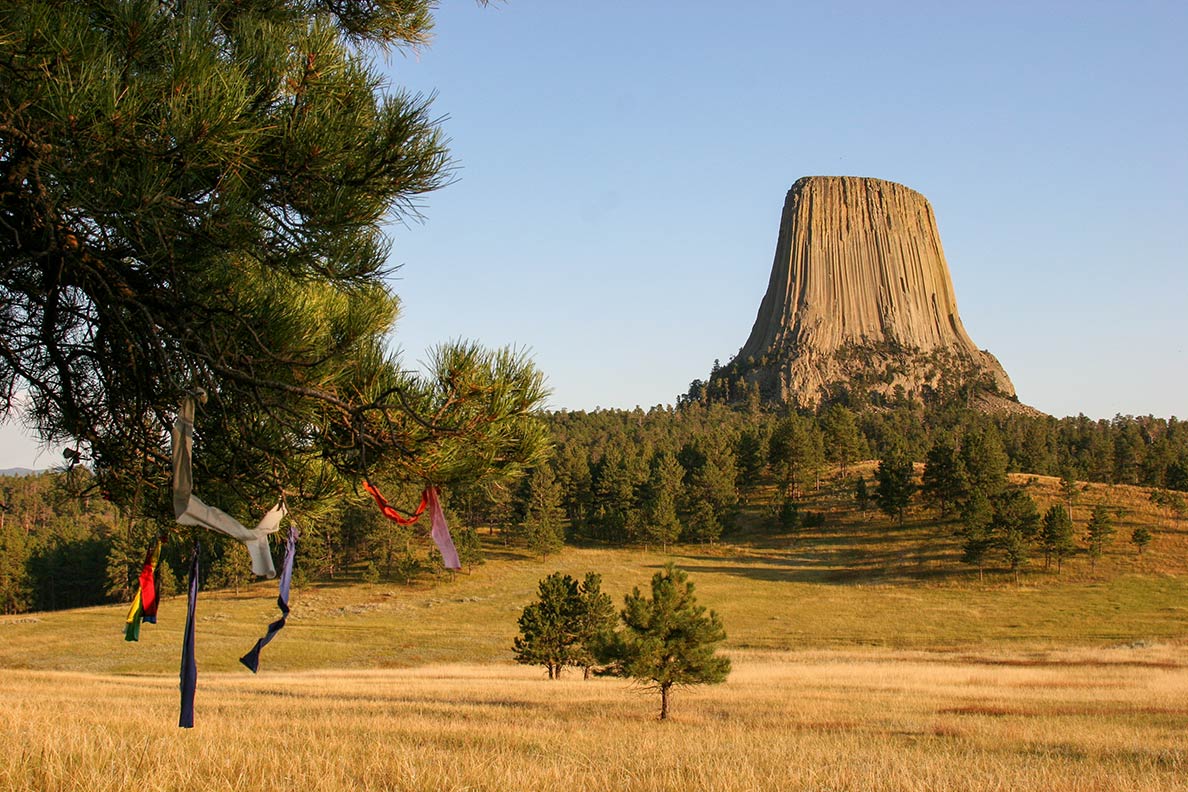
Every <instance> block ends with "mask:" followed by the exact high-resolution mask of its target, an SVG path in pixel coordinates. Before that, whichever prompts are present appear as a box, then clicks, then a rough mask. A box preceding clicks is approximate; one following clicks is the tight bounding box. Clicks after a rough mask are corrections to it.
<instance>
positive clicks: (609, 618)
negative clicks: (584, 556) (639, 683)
mask: <svg viewBox="0 0 1188 792" xmlns="http://www.w3.org/2000/svg"><path fill="white" fill-rule="evenodd" d="M578 600H579V601H580V603H581V607H580V608H578V614H577V628H576V630H575V632H576V634H577V646H576V647H575V651H574V654H573V661H574V665H577V666H580V667H581V669H582V678H583V679H589V678H590V669H592V668H593V667H594V666H596V665H597V664H598V653H599V651H600V650H601V648H602V647H603V646H605V645H606V644H607V642H609V641H610V640H612V637H613V635H614V631H615V622H616V621H617V620H618V614H616V613H615V603H614V600H612V599H611V596H610V594H606V593H604V592H603V591H602V576H601V575H598V574H595V573H594V572H587V573H586V578H585V580H583V581H582V582H581V584H580V585H579V586H578Z"/></svg>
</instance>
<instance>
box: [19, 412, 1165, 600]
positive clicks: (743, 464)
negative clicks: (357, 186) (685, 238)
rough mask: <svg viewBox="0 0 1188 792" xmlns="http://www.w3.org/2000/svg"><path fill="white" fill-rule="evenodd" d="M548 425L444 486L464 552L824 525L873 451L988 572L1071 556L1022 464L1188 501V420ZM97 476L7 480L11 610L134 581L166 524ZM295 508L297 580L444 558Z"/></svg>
mask: <svg viewBox="0 0 1188 792" xmlns="http://www.w3.org/2000/svg"><path fill="white" fill-rule="evenodd" d="M545 423H546V424H547V426H548V429H549V435H550V438H551V441H552V454H551V456H550V458H549V459H548V460H547V461H546V462H542V463H539V464H537V465H535V466H534V467H532V468H531V469H530V470H529V471H528V472H527V473H526V474H525V475H523V476H522V477H521V478H520V479H519V480H518V481H514V482H512V483H511V484H508V485H506V486H501V487H493V486H489V485H487V484H486V483H480V482H473V483H469V484H467V483H465V482H462V483H459V484H457V485H455V486H453V487H450V488H448V489H446V490H444V492H443V498H444V503H445V506H446V511H447V515H448V517H449V518H450V525H451V527H452V529H453V532H454V539H455V543H456V544H457V545H458V547H459V551H460V553H461V554H462V556H463V561H464V563H465V564H467V565H471V564H474V563H478V562H481V556H482V550H481V542H480V540H479V535H478V528H480V527H482V528H486V529H487V530H488V531H490V532H492V533H493V534H494V535H493V537H492V539H490V540H488V541H492V540H494V541H501V542H504V543H515V544H518V545H522V546H526V547H527V548H529V549H530V551H531V552H533V553H536V554H537V555H540V556H544V555H547V554H549V553H552V552H555V551H556V550H557V549H558V548H559V547H560V546H561V545H562V544H563V543H565V542H584V543H590V542H593V543H600V544H607V545H645V546H651V547H664V546H667V545H670V544H672V543H674V542H713V541H717V540H718V539H719V538H720V537H721V536H722V535H723V534H724V533H727V532H728V531H729V530H730V529H731V528H732V527H733V525H734V523H735V518H736V515H737V513H738V512H739V510H740V508H742V507H744V506H746V505H747V504H748V503H750V502H752V501H753V499H754V498H755V496H756V492H757V490H758V488H760V487H771V486H774V487H775V488H776V492H777V496H776V503H775V506H774V512H773V515H772V522H773V527H774V528H778V529H781V530H791V529H795V528H796V527H798V526H801V525H805V524H809V525H811V524H812V523H813V521H814V520H819V519H821V515H818V514H814V513H812V512H810V511H807V510H806V509H805V508H804V500H805V496H806V495H808V494H811V493H813V492H815V491H816V489H817V488H818V486H819V485H820V482H821V479H822V476H823V475H824V474H825V473H826V472H827V471H836V472H837V473H838V474H839V475H841V476H842V477H843V478H845V477H846V476H848V475H849V474H850V468H851V466H852V465H853V464H854V463H855V462H856V461H859V460H864V459H879V460H881V461H882V463H881V464H882V465H886V466H888V469H894V468H897V469H898V470H899V471H900V474H901V478H902V477H903V473H904V471H908V473H909V475H908V477H907V478H908V482H909V483H911V481H912V478H911V476H910V471H911V470H912V462H913V461H914V462H919V461H924V463H925V472H924V480H923V481H922V482H921V489H920V491H919V492H917V490H916V489H915V487H914V486H908V485H906V484H905V485H904V486H903V487H901V491H899V492H898V493H896V492H894V487H893V486H891V484H892V482H891V481H890V479H887V477H884V479H886V480H871V481H867V480H866V479H861V478H856V479H855V481H854V488H855V489H854V496H855V499H856V500H857V501H858V504H859V506H860V507H862V508H865V503H864V501H866V500H869V501H870V502H872V503H873V502H875V499H876V498H882V500H880V501H879V503H888V504H891V503H897V504H898V505H893V506H892V507H891V508H892V511H891V512H890V514H891V515H892V516H893V517H896V518H898V517H899V516H900V515H901V513H902V510H903V509H904V508H906V506H907V504H908V503H910V502H912V501H911V499H912V498H913V497H915V498H918V499H923V501H924V502H925V503H926V504H928V505H930V506H932V507H934V508H935V509H936V510H937V513H938V514H939V515H941V516H943V517H946V518H947V517H952V518H953V519H958V518H960V522H961V524H962V525H968V526H972V527H970V528H969V531H970V535H969V536H968V537H964V538H963V541H966V540H968V542H967V547H966V554H967V557H968V558H969V560H970V562H971V563H972V564H975V565H978V566H979V568H982V567H983V566H984V565H985V564H986V563H989V562H991V561H994V560H995V559H1006V560H1005V561H1004V563H1006V564H1007V566H1008V567H1009V568H1011V569H1016V570H1017V569H1018V568H1020V566H1021V565H1022V564H1023V563H1024V560H1023V555H1021V553H1023V551H1025V550H1027V551H1029V552H1032V553H1036V552H1042V553H1043V554H1044V556H1045V558H1046V559H1049V560H1054V561H1055V563H1056V564H1057V566H1059V564H1060V563H1061V562H1062V560H1063V558H1064V557H1065V555H1062V553H1063V552H1065V551H1063V550H1061V549H1060V548H1062V547H1064V546H1065V543H1064V541H1063V540H1058V539H1055V538H1048V539H1043V538H1042V535H1043V531H1042V529H1043V527H1044V526H1045V525H1046V524H1047V523H1046V522H1043V520H1045V519H1046V517H1047V516H1046V515H1040V518H1041V523H1040V524H1039V528H1037V527H1036V525H1037V523H1036V522H1035V521H1034V520H1033V519H1032V517H1031V515H1030V513H1029V512H1027V510H1026V508H1025V507H1024V505H1022V504H1021V501H1019V500H1018V499H1017V497H1016V496H1014V495H1010V494H1004V493H1007V492H1008V491H1009V488H1007V487H1006V486H1005V483H1004V482H1005V473H1007V472H1028V473H1035V474H1047V475H1054V476H1062V477H1063V478H1064V480H1066V481H1076V480H1079V481H1086V480H1087V481H1100V482H1104V483H1125V484H1138V485H1144V486H1150V487H1158V488H1161V489H1159V490H1158V491H1157V493H1156V497H1159V498H1162V499H1164V500H1166V501H1167V502H1166V503H1165V504H1162V505H1163V506H1164V507H1166V508H1168V509H1169V510H1172V511H1175V510H1176V508H1177V504H1181V506H1180V508H1182V504H1183V497H1182V495H1180V493H1183V492H1188V427H1186V426H1185V424H1184V423H1183V422H1181V421H1178V420H1177V419H1175V418H1171V419H1158V418H1152V417H1139V418H1134V417H1127V416H1118V417H1116V418H1114V419H1112V420H1108V421H1106V420H1102V421H1092V420H1090V419H1088V418H1085V417H1084V416H1078V417H1075V418H1064V419H1059V420H1058V419H1055V418H1047V417H1027V416H1006V417H999V418H990V417H987V416H985V415H982V414H979V413H976V412H973V411H968V410H960V409H953V408H946V409H901V410H888V411H868V412H865V413H855V412H853V411H851V410H849V409H848V408H846V407H844V406H837V405H835V406H831V407H828V408H825V409H823V410H821V411H819V412H818V413H816V414H813V413H805V412H797V411H793V410H775V409H766V408H762V407H760V406H759V405H758V404H757V403H752V404H744V405H739V406H734V407H731V406H726V405H723V404H719V403H701V402H697V401H688V400H686V401H683V402H682V404H681V405H680V406H679V407H676V408H673V407H654V408H652V409H650V410H647V411H645V410H642V409H639V408H637V409H635V410H596V411H592V412H584V411H559V412H554V413H550V414H547V415H546V416H545ZM86 476H87V472H86V470H85V469H84V468H82V467H76V468H74V470H73V471H72V472H71V474H70V476H67V475H66V474H41V475H39V476H32V477H24V478H18V477H10V478H0V501H2V502H3V503H4V504H6V506H7V511H6V512H4V520H3V523H0V550H2V551H3V552H2V553H0V611H3V612H10V613H11V612H19V611H23V610H28V609H48V608H61V607H74V606H80V605H90V604H98V603H102V602H110V601H120V600H124V599H127V598H128V597H129V596H131V593H132V591H133V590H134V588H135V576H136V573H137V571H138V570H139V565H140V562H141V560H142V557H143V553H144V548H146V547H147V546H148V543H149V541H150V539H151V537H152V536H154V535H155V534H156V533H157V532H158V531H160V530H161V525H160V524H159V523H157V522H155V521H153V520H148V519H143V518H139V517H137V516H136V514H134V513H133V512H132V511H130V510H125V511H119V510H117V509H116V508H115V507H114V506H113V505H112V504H110V503H107V502H106V501H104V500H103V499H102V498H101V497H97V496H94V495H92V496H90V497H83V498H80V497H79V496H78V493H79V492H87V491H92V492H94V488H93V487H91V488H90V490H88V487H87V486H84V485H85V483H86V482H85V481H83V482H80V481H79V480H78V479H79V478H82V479H85V478H86ZM71 477H73V479H72V478H71ZM888 488H889V489H888ZM383 489H384V491H385V493H386V494H387V495H388V497H389V499H390V500H392V501H393V502H394V503H397V504H400V503H406V504H409V507H411V505H412V504H414V503H415V502H416V500H417V498H418V497H419V495H418V489H417V486H416V485H414V484H413V483H411V482H408V483H403V484H402V483H400V482H399V481H392V482H390V483H384V487H383ZM880 489H884V490H887V491H886V492H883V493H882V494H880ZM896 499H898V500H896ZM996 509H997V518H996V517H995V514H996V511H995V510H996ZM1020 510H1021V511H1022V514H1020ZM1012 515H1013V516H1012ZM297 518H298V519H300V520H304V524H303V525H302V526H301V528H302V540H301V551H300V554H299V556H298V578H299V579H301V578H306V579H333V578H340V577H342V576H344V575H350V576H353V577H355V578H356V579H357V578H358V577H362V578H363V579H364V580H380V579H387V580H395V581H400V582H410V581H413V580H415V579H417V578H418V577H424V576H426V575H434V574H440V573H441V572H440V565H439V564H437V563H436V561H435V560H434V559H433V558H432V557H431V551H430V549H429V548H428V546H427V545H426V544H424V543H423V542H422V541H419V540H418V539H417V536H418V534H417V529H416V528H415V527H414V528H404V527H401V526H398V525H395V524H394V523H391V522H390V521H388V520H385V519H384V518H383V517H382V515H381V514H380V513H379V512H378V511H377V510H376V509H375V507H374V504H373V503H372V502H371V501H370V500H369V499H368V498H367V496H366V494H363V493H359V492H350V491H348V492H346V494H344V495H343V496H342V497H340V498H339V499H337V500H335V501H333V502H330V503H328V504H324V505H322V506H320V507H319V508H318V509H317V510H314V511H307V512H305V513H304V514H299V515H297ZM1051 519H1052V520H1054V521H1056V523H1054V527H1052V528H1051V531H1050V532H1051V533H1052V534H1053V536H1055V535H1058V534H1059V535H1062V532H1063V531H1064V528H1062V527H1061V525H1062V523H1061V522H1060V521H1059V518H1057V517H1052V518H1051ZM1008 525H1013V526H1015V527H1008ZM1036 531H1039V533H1037V532H1036ZM1142 538H1143V537H1142V536H1140V539H1142ZM1024 539H1025V540H1026V541H1023V540H1024ZM202 540H203V541H204V543H205V548H204V552H206V553H208V555H207V557H208V558H209V559H210V563H208V564H207V565H206V567H205V568H206V569H207V570H208V571H207V572H206V573H205V574H206V579H205V580H204V581H203V584H204V585H209V586H236V585H242V584H243V583H245V582H246V581H247V579H248V577H249V576H248V574H247V569H246V565H244V564H243V563H242V559H241V558H239V548H238V547H237V546H235V545H234V544H233V543H227V542H222V541H220V540H219V539H217V538H214V537H209V536H204V537H202ZM1148 541H1149V540H1148ZM1139 547H1140V548H1141V547H1142V545H1141V544H1140V545H1139ZM179 554H180V550H179V549H176V548H172V547H170V546H167V547H166V551H165V554H164V557H163V562H162V565H161V567H162V575H163V577H164V578H165V581H164V583H163V589H164V590H166V591H169V590H170V588H171V586H172V585H173V583H172V577H173V575H174V571H175V570H180V569H182V568H183V562H182V559H181V558H180V555H179ZM1091 557H1092V556H1091Z"/></svg>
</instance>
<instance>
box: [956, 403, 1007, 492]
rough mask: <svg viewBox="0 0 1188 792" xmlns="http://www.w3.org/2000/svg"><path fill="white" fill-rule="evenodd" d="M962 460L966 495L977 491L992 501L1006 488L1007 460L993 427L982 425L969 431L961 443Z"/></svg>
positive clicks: (991, 425) (996, 431) (987, 424)
mask: <svg viewBox="0 0 1188 792" xmlns="http://www.w3.org/2000/svg"><path fill="white" fill-rule="evenodd" d="M960 459H961V468H962V470H963V471H964V473H965V491H966V493H967V494H968V493H969V492H972V491H974V490H977V491H980V492H982V493H984V494H985V495H986V497H988V498H993V497H994V496H995V495H997V494H998V493H1000V492H1002V491H1003V490H1004V489H1006V485H1007V478H1006V470H1007V461H1008V460H1007V455H1006V451H1005V450H1003V447H1002V439H1001V438H1000V437H999V434H998V430H997V429H995V428H994V425H993V424H990V423H988V422H987V423H979V424H978V425H976V426H975V427H974V428H971V429H969V430H967V431H966V433H965V437H964V438H963V439H962V441H961V453H960Z"/></svg>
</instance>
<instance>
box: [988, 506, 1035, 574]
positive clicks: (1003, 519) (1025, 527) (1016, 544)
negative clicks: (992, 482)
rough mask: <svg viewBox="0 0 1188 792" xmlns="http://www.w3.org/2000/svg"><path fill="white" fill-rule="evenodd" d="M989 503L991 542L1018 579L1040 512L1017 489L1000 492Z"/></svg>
mask: <svg viewBox="0 0 1188 792" xmlns="http://www.w3.org/2000/svg"><path fill="white" fill-rule="evenodd" d="M992 503H993V506H994V515H993V517H991V519H990V531H991V534H992V535H993V537H994V544H995V545H996V546H997V547H998V548H999V549H1000V550H1001V551H1002V553H1003V555H1004V556H1005V557H1006V562H1007V567H1008V568H1009V569H1010V570H1011V573H1012V574H1013V575H1014V576H1015V582H1016V583H1018V582H1019V571H1020V570H1021V569H1022V568H1023V567H1024V566H1026V565H1027V561H1028V557H1029V548H1030V545H1031V543H1032V542H1033V541H1034V540H1035V537H1036V535H1037V533H1038V532H1039V524H1040V516H1039V512H1038V511H1037V510H1036V508H1035V501H1033V500H1032V499H1031V496H1030V495H1028V494H1027V493H1026V492H1023V491H1022V490H1018V489H1010V490H1006V491H1005V492H1002V493H1000V494H999V495H997V496H995V497H994V499H993V501H992Z"/></svg>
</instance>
